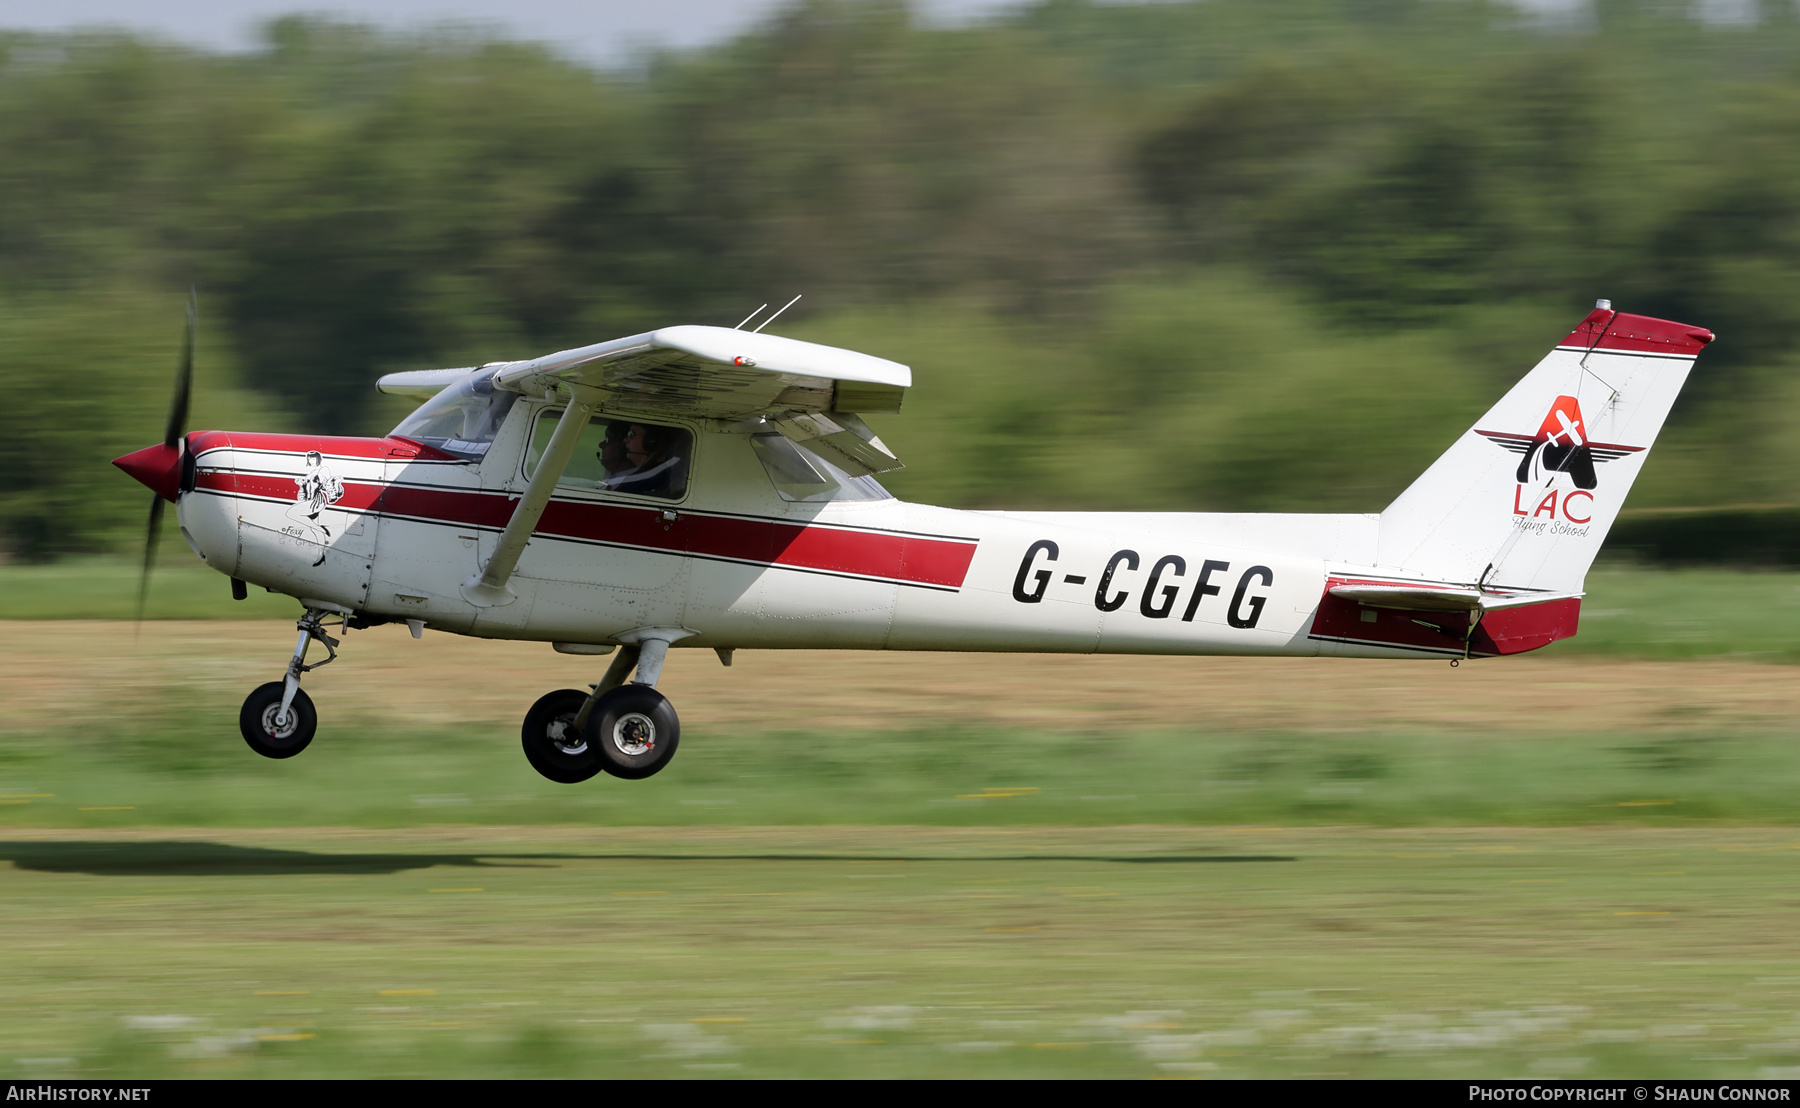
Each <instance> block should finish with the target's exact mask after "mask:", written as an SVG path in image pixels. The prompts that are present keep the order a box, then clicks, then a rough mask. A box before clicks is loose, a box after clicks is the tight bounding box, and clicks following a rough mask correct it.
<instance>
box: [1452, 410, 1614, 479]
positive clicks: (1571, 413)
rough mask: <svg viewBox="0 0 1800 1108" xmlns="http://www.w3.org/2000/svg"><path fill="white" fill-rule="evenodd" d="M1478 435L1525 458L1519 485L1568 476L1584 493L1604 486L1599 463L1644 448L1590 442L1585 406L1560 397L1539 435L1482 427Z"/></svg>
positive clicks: (1542, 425) (1521, 460)
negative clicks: (1597, 470) (1584, 417)
mask: <svg viewBox="0 0 1800 1108" xmlns="http://www.w3.org/2000/svg"><path fill="white" fill-rule="evenodd" d="M1475 433H1476V434H1478V435H1480V436H1482V437H1483V438H1485V439H1487V440H1488V441H1490V442H1492V443H1493V444H1494V445H1495V446H1498V447H1500V448H1501V449H1502V450H1510V451H1512V452H1513V453H1515V454H1522V455H1524V457H1522V458H1520V459H1519V471H1518V475H1517V477H1518V482H1519V484H1521V485H1546V484H1549V483H1550V482H1551V481H1552V480H1554V475H1555V474H1558V473H1566V474H1568V475H1569V478H1570V479H1571V480H1573V481H1574V482H1575V487H1576V488H1578V489H1582V490H1584V491H1591V490H1593V489H1594V488H1596V487H1598V485H1599V484H1600V480H1599V477H1598V476H1597V475H1596V474H1595V473H1594V466H1595V465H1596V464H1597V463H1600V462H1610V461H1612V460H1613V459H1615V458H1623V457H1624V456H1625V455H1627V454H1636V453H1638V452H1639V451H1641V450H1643V449H1644V447H1641V446H1620V445H1618V444H1617V443H1610V442H1594V441H1593V440H1591V439H1589V438H1588V436H1587V423H1586V422H1585V421H1584V420H1583V419H1582V418H1581V403H1580V401H1578V400H1576V399H1575V398H1574V397H1573V396H1559V397H1557V398H1556V401H1555V403H1553V404H1551V405H1550V411H1549V412H1548V413H1547V414H1546V415H1545V416H1544V422H1543V423H1542V424H1541V425H1539V427H1538V432H1537V434H1536V435H1520V434H1514V433H1512V432H1510V431H1483V430H1481V429H1479V428H1477V429H1476V431H1475Z"/></svg>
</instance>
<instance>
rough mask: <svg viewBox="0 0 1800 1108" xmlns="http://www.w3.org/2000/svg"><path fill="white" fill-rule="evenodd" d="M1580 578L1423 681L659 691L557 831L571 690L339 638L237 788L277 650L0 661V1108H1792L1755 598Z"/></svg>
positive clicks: (32, 634) (1788, 681)
mask: <svg viewBox="0 0 1800 1108" xmlns="http://www.w3.org/2000/svg"><path fill="white" fill-rule="evenodd" d="M65 568H68V567H65ZM31 572H37V571H36V570H31V569H27V568H23V567H5V569H4V570H0V576H4V574H8V573H11V574H21V573H31ZM164 576H173V574H164V575H159V580H161V579H162V577H164ZM1615 576H1616V580H1612V581H1611V583H1610V584H1609V582H1608V580H1605V579H1601V577H1600V575H1596V580H1595V582H1594V585H1595V587H1594V591H1593V593H1592V594H1590V600H1589V603H1588V608H1589V612H1588V613H1587V617H1586V618H1584V625H1583V635H1582V637H1581V638H1580V639H1577V640H1576V641H1575V643H1572V644H1562V645H1559V646H1558V647H1556V648H1553V649H1552V650H1547V651H1543V652H1539V653H1538V654H1536V655H1532V656H1528V657H1524V658H1516V659H1506V660H1499V661H1489V662H1482V663H1476V664H1471V665H1465V666H1463V667H1460V668H1458V669H1451V668H1450V667H1448V666H1447V665H1443V664H1441V663H1408V662H1399V663H1386V662H1350V663H1343V662H1328V661H1317V660H1302V659H1294V660H1257V659H1169V658H1162V659H1158V658H1081V657H1044V658H1032V657H970V656H954V655H952V656H937V655H856V654H834V653H811V652H792V653H756V652H746V653H740V654H739V655H738V658H737V664H736V665H734V666H733V667H732V668H730V669H725V668H722V667H720V666H719V665H718V663H717V661H716V660H715V659H714V658H713V657H712V655H711V653H710V652H705V651H678V652H677V653H676V654H675V655H674V657H673V658H672V659H671V662H670V664H669V667H668V669H667V670H666V671H665V676H664V683H663V687H664V689H665V690H666V691H667V692H668V693H669V694H670V696H671V697H672V698H673V699H674V700H675V702H676V704H677V705H678V707H679V708H680V710H681V713H682V719H683V726H684V733H683V739H682V749H681V753H680V754H679V756H678V757H677V758H676V759H675V761H674V763H673V764H672V765H671V767H670V768H669V770H668V771H666V772H665V773H663V774H662V775H660V776H659V777H657V778H655V779H653V780H650V781H646V782H636V783H628V782H620V781H616V780H612V779H609V778H599V779H596V780H594V781H591V782H587V783H585V784H583V785H579V786H557V785H552V784H550V783H548V782H545V781H543V780H542V779H541V778H538V777H537V776H536V775H535V774H534V773H532V772H531V770H530V769H529V768H528V767H527V765H526V764H525V761H524V759H523V757H522V756H521V755H520V753H519V749H518V740H517V726H518V719H519V716H520V715H521V714H522V713H523V711H524V709H525V707H526V706H527V705H528V704H529V703H530V702H531V701H532V700H533V699H534V698H535V697H536V696H537V695H539V694H540V693H542V692H544V691H547V690H549V689H551V688H556V687H571V686H579V685H580V684H581V683H582V682H583V681H585V680H593V679H594V677H595V675H596V672H597V670H598V668H599V665H600V664H603V662H604V659H600V660H584V659H579V658H571V657H566V656H562V655H557V654H554V653H552V652H551V651H550V650H549V649H548V648H547V647H545V646H542V645H532V644H516V643H478V642H472V641H467V640H461V639H457V638H455V637H453V636H443V635H436V634H427V635H426V637H425V639H424V640H422V641H417V642H415V641H414V640H412V639H411V638H410V637H408V636H407V635H406V633H405V632H404V630H398V631H396V630H395V629H393V628H378V629H376V630H373V631H368V632H356V633H352V635H351V636H350V637H349V639H348V641H347V642H346V644H345V647H344V650H343V660H342V661H341V662H340V663H338V664H337V665H334V666H332V667H331V668H329V669H325V670H322V671H319V672H318V673H316V674H314V675H312V676H310V677H309V678H308V688H309V689H310V690H311V692H312V694H313V696H314V698H315V700H316V702H317V704H318V706H319V709H320V714H321V717H322V723H321V729H320V737H319V739H318V740H317V741H316V742H315V743H314V745H313V747H312V748H311V749H309V750H308V751H307V752H306V753H305V754H304V755H302V756H301V757H299V758H295V759H293V760H291V761H286V762H268V761H264V760H262V759H259V758H256V757H255V756H254V755H252V754H251V753H250V752H249V751H248V750H247V749H245V748H244V746H243V744H242V742H241V740H240V739H238V737H237V735H236V712H237V706H238V703H239V702H240V700H241V699H242V697H243V695H244V693H245V692H246V691H247V690H248V689H249V688H251V687H253V686H254V685H256V684H259V683H261V682H263V681H266V680H271V679H273V678H274V677H276V676H277V675H278V674H279V672H280V669H281V667H282V665H283V663H284V659H285V656H286V653H287V651H288V650H289V649H290V647H291V635H292V625H291V623H287V622H283V621H281V620H279V619H275V620H271V619H267V618H264V619H254V620H244V619H238V620H210V621H196V620H188V621H182V620H157V621H152V622H148V623H146V624H144V625H143V626H142V627H141V628H137V629H134V628H133V626H132V625H131V624H129V623H119V622H109V621H104V620H95V621H80V620H73V619H64V620H49V621H12V622H0V950H3V951H4V952H5V954H4V956H3V957H0V992H3V993H4V995H5V996H6V997H7V1000H8V1004H7V1005H6V1014H5V1015H4V1016H3V1017H0V1077H27V1078H36V1077H49V1076H71V1077H99V1076H115V1077H126V1076H137V1077H143V1076H155V1075H173V1076H206V1075H219V1076H384V1075H392V1076H401V1075H417V1076H515V1075H516V1076H626V1075H641V1076H702V1077H704V1076H765V1075H767V1076H881V1075H915V1076H927V1075H931V1076H962V1075H968V1076H1010V1075H1033V1076H1059V1075H1068V1076H1085V1075H1092V1076H1112V1075H1117V1076H1133V1075H1137V1076H1200V1077H1204V1076H1222V1077H1229V1076H1305V1075H1319V1076H1325V1075H1337V1076H1455V1077H1469V1076H1491V1077H1498V1076H1526V1077H1529V1076H1583V1077H1606V1076H1630V1077H1654V1076H1662V1077H1754V1076H1759V1075H1768V1076H1796V1075H1800V946H1797V945H1796V944H1795V942H1794V939H1793V934H1794V931H1795V924H1796V922H1797V917H1800V896H1797V895H1796V892H1795V890H1796V889H1797V888H1800V880H1797V878H1800V826H1797V825H1800V800H1797V799H1796V797H1797V795H1800V793H1797V790H1796V787H1795V786H1796V784H1797V783H1800V750H1797V748H1796V744H1795V743H1794V742H1793V737H1794V727H1793V722H1792V721H1793V720H1795V719H1796V718H1800V681H1796V680H1794V673H1795V671H1794V670H1793V669H1792V668H1790V667H1788V666H1786V665H1771V664H1767V662H1769V661H1785V660H1788V659H1789V653H1788V651H1787V647H1786V644H1785V643H1784V642H1783V639H1782V635H1781V632H1780V629H1779V628H1780V624H1781V622H1782V620H1781V612H1782V607H1783V606H1784V605H1786V604H1789V603H1792V602H1793V601H1792V600H1791V599H1790V597H1791V596H1794V595H1800V594H1797V593H1796V589H1797V584H1796V582H1800V578H1796V577H1793V576H1788V575H1767V576H1764V575H1730V574H1718V575H1705V574H1700V575H1693V576H1692V577H1691V578H1690V577H1689V576H1688V575H1674V574H1662V575H1658V574H1652V573H1649V572H1647V571H1641V570H1628V571H1615ZM14 580H15V581H16V580H17V578H14ZM196 580H198V581H199V582H201V583H204V584H207V585H209V586H217V587H216V591H217V592H218V593H219V595H220V596H224V595H225V593H224V590H223V588H222V586H221V585H218V582H217V580H216V579H214V578H211V577H201V578H197V579H196ZM0 584H5V582H4V581H0ZM68 587H69V586H66V585H60V586H55V587H50V586H46V588H45V590H44V592H43V594H42V595H43V596H45V597H50V598H51V599H52V600H54V598H55V597H56V596H57V595H60V593H59V590H65V591H66V589H67V588H68ZM1609 589H1610V590H1611V592H1610V595H1611V596H1613V597H1614V598H1615V599H1612V600H1607V599H1605V597H1606V596H1608V595H1609V593H1608V590H1609ZM7 595H10V594H7V593H0V596H7ZM124 595H125V596H126V597H127V599H129V598H130V593H129V590H127V592H126V593H125V594H124ZM194 595H195V596H196V597H198V598H199V599H197V600H196V602H195V605H196V610H207V609H203V608H201V607H200V605H202V604H203V603H212V601H208V600H206V599H205V596H204V594H201V593H198V592H196V593H195V594H194ZM1758 598H1760V600H1759V599H1758ZM10 602H13V603H22V602H20V601H17V600H16V598H15V599H14V600H12V601H10ZM230 603H231V602H230V601H229V599H224V600H223V601H222V604H223V605H230ZM1608 605H1611V607H1608ZM13 611H15V612H16V611H17V609H16V608H15V609H13ZM1615 611H1616V612H1617V613H1618V614H1614V615H1607V614H1601V613H1607V612H1615ZM1708 611H1715V612H1717V613H1719V618H1720V620H1721V622H1722V625H1723V627H1724V630H1722V631H1721V630H1719V629H1718V628H1716V627H1714V626H1713V625H1712V624H1709V623H1706V622H1705V613H1706V612H1708ZM1659 620H1660V621H1661V622H1659ZM1632 627H1636V628H1638V629H1639V632H1642V631H1643V630H1644V629H1646V628H1647V629H1649V630H1650V631H1653V632H1656V633H1660V634H1663V635H1664V636H1665V640H1666V641H1652V640H1650V639H1641V640H1631V639H1630V636H1629V635H1626V634H1624V632H1623V631H1621V630H1620V629H1623V628H1632ZM1695 627H1698V628H1699V630H1700V632H1702V633H1700V634H1686V632H1687V631H1693V630H1695ZM1596 629H1598V631H1597V632H1596ZM1591 632H1594V633H1591ZM1739 632H1742V634H1743V637H1742V638H1740V639H1730V641H1728V642H1727V641H1725V640H1726V639H1728V638H1729V636H1731V635H1735V634H1738V633H1739ZM1590 633H1591V634H1590ZM1615 634H1617V635H1621V636H1623V638H1621V639H1609V637H1608V636H1612V635H1615ZM1684 636H1685V637H1684ZM1722 642H1723V643H1724V645H1727V646H1731V647H1734V648H1735V647H1738V646H1743V647H1745V649H1744V650H1742V651H1736V650H1732V651H1721V650H1718V649H1710V648H1709V646H1710V647H1717V646H1719V645H1720V644H1721V643H1722ZM1577 646H1579V649H1576V648H1575V647H1577ZM1634 652H1636V653H1639V654H1641V655H1647V656H1640V657H1632V656H1631V655H1632V654H1633V653H1634ZM1706 654H1710V655H1712V656H1706V657H1687V655H1706Z"/></svg>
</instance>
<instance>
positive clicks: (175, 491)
mask: <svg viewBox="0 0 1800 1108" xmlns="http://www.w3.org/2000/svg"><path fill="white" fill-rule="evenodd" d="M113 465H116V466H118V467H119V468H120V469H122V470H124V471H125V472H126V473H129V474H131V475H132V476H133V477H135V478H137V479H138V480H139V481H140V482H142V483H143V485H144V487H145V488H148V489H149V490H150V491H151V492H153V493H155V494H156V495H158V496H160V497H162V498H163V499H164V500H171V501H172V500H174V499H175V498H176V497H177V496H179V495H180V494H181V448H180V447H177V446H164V445H162V444H161V443H158V444H157V445H155V446H146V447H144V448H143V449H142V450H134V451H132V452H131V453H129V454H127V455H125V456H124V457H123V458H114V459H113Z"/></svg>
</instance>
